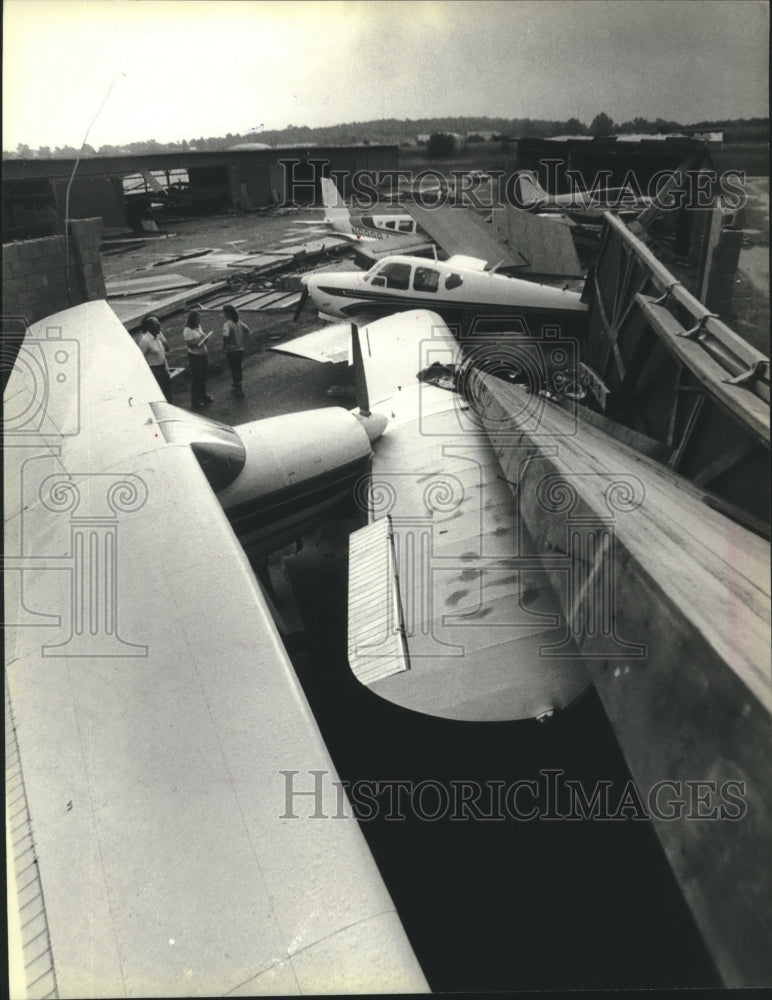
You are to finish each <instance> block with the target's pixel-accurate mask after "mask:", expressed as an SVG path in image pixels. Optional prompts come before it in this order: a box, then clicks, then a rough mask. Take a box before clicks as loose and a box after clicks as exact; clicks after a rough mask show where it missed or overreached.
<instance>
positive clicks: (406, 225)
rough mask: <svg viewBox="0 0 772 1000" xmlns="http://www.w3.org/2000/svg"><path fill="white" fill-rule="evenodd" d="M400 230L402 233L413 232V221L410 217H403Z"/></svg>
mask: <svg viewBox="0 0 772 1000" xmlns="http://www.w3.org/2000/svg"><path fill="white" fill-rule="evenodd" d="M399 231H400V232H401V233H412V232H413V223H412V222H411V221H410V220H409V219H403V221H402V222H400V224H399Z"/></svg>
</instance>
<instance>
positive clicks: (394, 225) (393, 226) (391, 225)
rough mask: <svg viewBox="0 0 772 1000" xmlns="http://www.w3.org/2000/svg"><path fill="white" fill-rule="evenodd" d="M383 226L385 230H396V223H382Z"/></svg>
mask: <svg viewBox="0 0 772 1000" xmlns="http://www.w3.org/2000/svg"><path fill="white" fill-rule="evenodd" d="M384 226H385V228H386V229H396V228H397V223H396V222H392V221H388V222H385V223H384Z"/></svg>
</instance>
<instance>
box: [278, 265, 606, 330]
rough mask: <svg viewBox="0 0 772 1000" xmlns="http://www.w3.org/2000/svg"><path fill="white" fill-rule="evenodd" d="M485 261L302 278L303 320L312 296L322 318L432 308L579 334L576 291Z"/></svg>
mask: <svg viewBox="0 0 772 1000" xmlns="http://www.w3.org/2000/svg"><path fill="white" fill-rule="evenodd" d="M486 267H487V264H486V262H485V261H484V260H480V259H477V258H474V257H466V256H463V255H455V256H453V257H450V258H449V259H448V260H446V261H437V260H426V259H424V258H421V257H410V256H402V255H395V256H390V257H385V258H384V259H383V260H382V261H380V262H379V263H377V264H375V265H374V266H373V267H372V268H370V270H369V271H366V272H363V271H338V272H335V273H324V272H322V273H319V272H316V273H313V274H308V275H305V276H304V277H303V279H302V281H303V285H304V286H305V287H304V291H303V295H302V297H301V299H300V300H299V302H298V308H297V311H296V315H299V313H300V311H301V310H302V308H303V306H304V305H305V303H306V301H307V300H308V298H309V297H310V298H311V301H312V302H313V304H314V305H315V306H316V308H317V309H318V310H319V312H320V313H321V314H322V315H323V316H325V317H326V316H334V317H342V318H344V319H345V318H348V319H354V320H356V319H357V318H367V319H372V318H376V317H378V316H383V315H385V314H388V313H392V312H394V311H396V310H403V309H430V310H433V311H435V312H438V313H440V314H441V315H442V316H443V318H444V319H445V320H446V321H448V322H451V323H459V324H460V325H461V326H462V328H463V329H466V328H467V327H468V325H469V323H470V321H471V320H472V319H473V320H476V321H477V322H478V324H479V323H480V322H483V321H485V320H486V319H487V318H489V317H494V318H495V319H496V321H501V320H502V318H504V317H506V318H507V321H508V323H509V326H510V328H511V329H515V330H519V331H521V332H527V331H528V330H529V328H530V329H533V330H535V331H538V329H539V328H540V326H541V325H542V324H547V325H552V326H555V325H559V326H560V327H561V329H562V331H563V332H564V333H569V334H572V335H576V334H581V333H582V332H583V330H584V325H585V322H586V317H587V305H586V304H585V303H584V302H582V298H581V295H580V294H579V293H578V292H574V291H569V290H567V289H561V288H555V287H552V286H550V285H544V284H539V283H537V282H535V281H525V280H522V279H519V278H512V277H507V276H504V275H502V274H497V273H496V272H495V270H494V271H489V270H486Z"/></svg>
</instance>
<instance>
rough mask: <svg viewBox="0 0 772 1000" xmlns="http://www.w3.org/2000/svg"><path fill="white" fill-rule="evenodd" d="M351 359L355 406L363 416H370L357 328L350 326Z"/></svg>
mask: <svg viewBox="0 0 772 1000" xmlns="http://www.w3.org/2000/svg"><path fill="white" fill-rule="evenodd" d="M351 359H352V361H353V364H354V386H355V387H356V394H357V395H356V399H357V406H358V407H359V410H360V412H361V413H362V415H363V416H365V417H367V416H369V415H370V398H369V396H368V394H367V375H366V374H365V365H364V361H363V359H362V344H361V342H360V340H359V328H358V327H357V325H356V323H352V324H351Z"/></svg>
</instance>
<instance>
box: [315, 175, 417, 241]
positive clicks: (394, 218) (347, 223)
mask: <svg viewBox="0 0 772 1000" xmlns="http://www.w3.org/2000/svg"><path fill="white" fill-rule="evenodd" d="M320 184H321V187H322V201H323V202H324V207H325V216H324V219H322V222H321V224H323V225H327V226H331V227H332V229H333V230H334V231H335V232H336V233H339V234H340V235H341V236H343V237H344V238H346V239H350V240H352V241H354V242H358V241H362V242H366V243H367V242H372V241H374V240H384V239H387V238H389V237H398V236H413V237H415V236H422V237H423V241H422V242H431V241H430V240H429V238H428V237H427V236H426V234H425V233H423V231H422V230H421V229H420V227H419V226H418V224H417V223H416V221H415V220H414V219H413V217H412V216H410V215H358V216H352V215H351V213H350V212H349V210H348V208H347V207H346V204H345V202H344V201H343V198H342V196H341V194H340V192H339V191H338V188H337V187H336V186H335V182H334V181H333V180H331V179H330V178H329V177H322V179H321V181H320ZM302 225H320V223H319V222H303V223H302ZM413 242H414V241H413Z"/></svg>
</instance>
